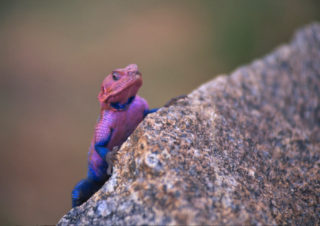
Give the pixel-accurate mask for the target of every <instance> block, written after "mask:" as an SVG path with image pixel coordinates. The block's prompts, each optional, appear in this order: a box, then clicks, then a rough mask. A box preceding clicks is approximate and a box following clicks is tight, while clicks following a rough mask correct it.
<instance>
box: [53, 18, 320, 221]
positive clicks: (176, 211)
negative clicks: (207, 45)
mask: <svg viewBox="0 0 320 226" xmlns="http://www.w3.org/2000/svg"><path fill="white" fill-rule="evenodd" d="M319 155H320V24H312V25H309V26H307V27H305V28H304V29H302V30H300V31H299V32H298V33H297V34H296V35H295V38H294V40H293V41H292V42H291V44H289V45H284V46H282V47H280V48H278V49H277V50H276V51H274V52H273V53H271V54H270V55H268V56H266V57H265V58H263V59H261V60H256V61H254V62H253V63H252V64H251V65H248V66H244V67H242V68H239V69H237V70H236V71H235V72H234V73H232V74H231V75H230V76H220V77H218V78H216V79H214V80H212V81H210V82H208V83H206V84H204V85H202V86H201V87H200V88H198V89H196V90H195V91H193V92H192V93H191V94H189V95H188V96H187V97H185V98H181V99H179V100H175V101H174V102H173V104H172V105H171V106H168V107H164V108H161V109H160V110H159V111H158V112H157V113H155V114H152V115H149V116H148V117H147V118H146V119H145V120H144V121H143V123H141V124H140V125H139V127H138V128H137V129H136V131H135V132H134V133H133V134H132V135H131V136H130V138H129V139H128V140H127V142H125V143H124V144H123V146H122V148H121V149H120V150H119V152H118V155H117V162H116V163H115V167H114V169H113V170H114V173H113V175H112V177H111V179H110V180H109V181H108V182H106V184H105V185H104V186H103V187H102V189H100V191H98V192H97V193H96V194H95V195H94V196H93V197H92V198H91V199H90V200H88V201H87V202H86V203H84V204H83V205H82V206H80V207H77V208H74V209H72V210H71V211H70V212H69V213H67V214H66V215H65V216H64V217H63V218H62V219H61V220H60V222H59V225H66V224H90V225H92V224H93V225H99V224H103V225H132V224H139V225H141V224H148V225H167V224H179V225H185V224H188V225H190V224H193V225H194V224H197V225H199V224H205V225H225V224H227V225H230V224H232V225H234V224H238V225H243V224H257V225H275V224H297V225H317V224H319V223H320V220H319V219H320V215H319V213H320V171H319V170H320V159H319Z"/></svg>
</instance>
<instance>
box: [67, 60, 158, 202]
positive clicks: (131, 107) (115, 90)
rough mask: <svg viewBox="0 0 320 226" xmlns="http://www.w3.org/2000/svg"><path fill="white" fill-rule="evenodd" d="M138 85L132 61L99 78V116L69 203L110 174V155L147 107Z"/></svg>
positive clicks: (91, 191) (83, 197) (84, 197)
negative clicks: (84, 172)
mask: <svg viewBox="0 0 320 226" xmlns="http://www.w3.org/2000/svg"><path fill="white" fill-rule="evenodd" d="M141 85H142V78H141V74H140V72H139V71H138V66H137V65H136V64H130V65H128V66H127V67H125V68H122V69H116V70H114V71H112V73H110V74H109V75H108V76H107V77H106V78H105V79H104V80H103V82H102V86H101V91H100V93H99V95H98V99H99V102H100V105H101V110H100V117H99V119H98V122H97V124H96V127H95V132H94V136H93V139H92V142H91V145H90V148H89V153H88V174H87V178H85V179H83V180H81V181H80V182H79V183H78V184H77V185H76V186H75V188H74V189H73V191H72V207H75V206H79V205H81V204H82V203H83V202H85V201H87V200H88V199H89V198H90V197H91V196H92V195H93V194H94V193H95V192H96V191H97V190H98V189H99V188H100V187H101V186H102V185H103V184H104V183H105V181H106V180H107V179H108V178H109V177H110V174H111V169H112V161H111V157H110V156H112V155H110V154H111V153H112V151H113V150H117V149H118V148H119V147H120V146H121V144H122V143H123V142H124V141H125V140H126V139H127V138H128V136H129V135H130V134H131V133H132V132H133V131H134V130H135V128H136V127H137V126H138V124H139V123H140V122H141V121H142V120H143V118H144V117H145V116H146V115H147V114H149V113H152V112H155V111H156V110H157V109H152V110H149V107H148V104H147V102H146V100H144V99H143V98H141V97H139V96H138V95H136V94H137V92H138V90H139V88H140V87H141Z"/></svg>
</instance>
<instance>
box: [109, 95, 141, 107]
mask: <svg viewBox="0 0 320 226" xmlns="http://www.w3.org/2000/svg"><path fill="white" fill-rule="evenodd" d="M135 97H136V96H132V97H130V98H128V100H127V102H126V103H124V104H121V103H120V102H114V103H110V107H111V108H112V109H114V110H116V111H124V110H126V109H127V108H128V106H129V105H130V104H131V103H132V101H133V100H134V98H135Z"/></svg>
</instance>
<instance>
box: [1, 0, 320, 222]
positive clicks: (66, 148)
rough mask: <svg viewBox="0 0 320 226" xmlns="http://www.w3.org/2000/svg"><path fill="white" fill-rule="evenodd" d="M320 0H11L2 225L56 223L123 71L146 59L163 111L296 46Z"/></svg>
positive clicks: (153, 97) (4, 23)
mask: <svg viewBox="0 0 320 226" xmlns="http://www.w3.org/2000/svg"><path fill="white" fill-rule="evenodd" d="M319 3H320V1H318V0H315V1H306V0H301V1H298V0H288V1H276V0H271V1H259V0H252V1H213V0H212V1H187V0H182V1H151V0H150V1H103V2H102V1H19V2H17V1H8V2H3V1H1V3H0V4H1V7H0V25H1V26H0V41H1V45H0V49H1V51H0V69H1V82H0V84H1V85H0V92H1V105H0V107H1V117H0V120H1V138H0V139H1V151H0V159H1V164H0V169H1V170H0V179H1V192H0V212H1V215H0V221H1V222H2V223H6V224H55V223H57V221H58V220H59V218H60V217H62V216H63V214H64V213H66V212H67V211H68V210H69V209H70V205H71V200H70V192H71V190H72V188H73V186H74V185H75V183H76V182H78V181H79V180H80V179H81V178H84V177H85V175H86V162H87V150H88V147H89V143H90V140H91V137H92V134H93V127H94V125H95V121H96V118H97V116H98V112H99V104H98V101H97V99H96V96H97V94H98V91H99V87H100V83H101V81H102V80H103V78H104V77H105V76H106V75H107V74H108V73H109V72H110V71H111V70H112V69H114V68H117V67H124V66H126V65H127V64H129V63H137V64H138V65H139V67H140V71H141V72H142V74H143V78H144V86H143V87H142V88H141V91H140V95H141V96H143V97H145V98H146V99H147V100H148V101H149V103H150V105H151V107H156V106H161V105H163V104H164V103H165V102H166V101H167V100H169V99H170V98H171V97H174V96H177V95H180V94H187V93H189V92H190V91H192V90H193V89H195V88H197V87H198V86H199V85H200V84H202V83H204V82H206V81H208V80H210V79H212V78H213V77H214V76H216V75H218V74H221V73H229V72H231V71H232V70H234V69H235V68H236V67H238V66H241V65H243V64H247V63H250V61H252V60H254V59H255V58H258V57H262V56H263V55H265V54H266V53H269V52H270V51H272V50H273V49H274V48H275V47H277V46H278V45H280V44H281V43H284V42H288V41H289V40H290V38H291V37H292V35H293V32H294V31H295V29H296V28H299V27H301V26H303V25H305V24H307V23H310V22H312V21H316V20H319V19H320V4H319Z"/></svg>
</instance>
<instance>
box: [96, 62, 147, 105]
mask: <svg viewBox="0 0 320 226" xmlns="http://www.w3.org/2000/svg"><path fill="white" fill-rule="evenodd" d="M141 85H142V77H141V73H140V72H139V71H138V66H137V65H136V64H129V65H128V66H127V67H125V68H119V69H116V70H114V71H112V72H111V73H110V74H109V75H108V76H107V77H106V78H105V79H104V80H103V82H102V85H101V90H100V92H99V95H98V99H99V101H100V103H101V104H102V105H104V104H107V105H108V104H109V103H114V102H119V103H125V102H126V101H127V100H128V98H130V97H132V96H135V95H136V94H137V92H138V90H139V88H140V87H141Z"/></svg>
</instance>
